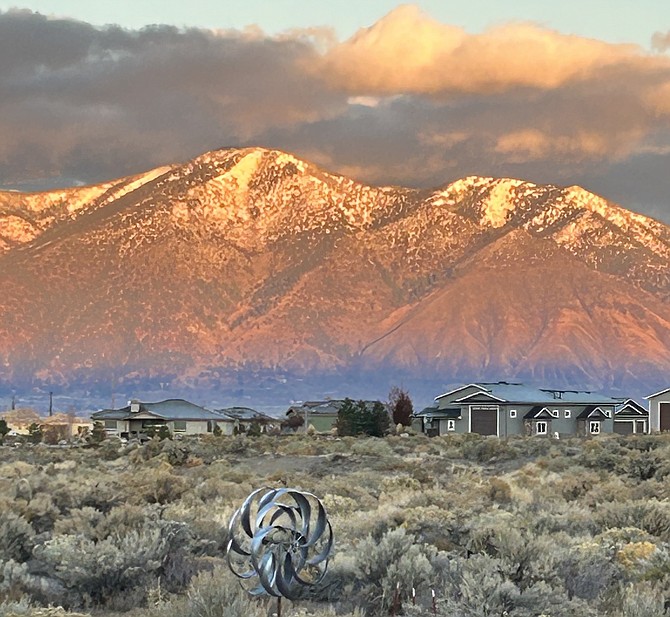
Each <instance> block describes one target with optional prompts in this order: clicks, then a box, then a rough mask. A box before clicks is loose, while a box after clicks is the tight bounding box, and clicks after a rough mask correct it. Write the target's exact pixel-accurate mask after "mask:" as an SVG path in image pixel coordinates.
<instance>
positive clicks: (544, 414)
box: [523, 405, 556, 420]
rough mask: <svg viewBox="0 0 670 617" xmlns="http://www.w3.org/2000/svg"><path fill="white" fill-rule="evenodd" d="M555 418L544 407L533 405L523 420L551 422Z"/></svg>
mask: <svg viewBox="0 0 670 617" xmlns="http://www.w3.org/2000/svg"><path fill="white" fill-rule="evenodd" d="M555 417H556V416H554V415H552V413H551V412H550V411H549V410H548V409H547V408H546V407H545V406H544V405H535V407H533V408H532V409H531V410H530V411H529V412H528V413H527V414H526V415H525V416H524V417H523V418H524V420H552V419H553V418H555Z"/></svg>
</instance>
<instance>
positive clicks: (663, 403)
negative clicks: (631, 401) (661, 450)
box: [644, 388, 670, 431]
mask: <svg viewBox="0 0 670 617" xmlns="http://www.w3.org/2000/svg"><path fill="white" fill-rule="evenodd" d="M644 398H645V399H646V400H647V401H649V430H650V431H670V388H666V389H665V390H661V391H660V392H656V393H655V394H650V395H649V396H645V397H644Z"/></svg>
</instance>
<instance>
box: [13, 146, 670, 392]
mask: <svg viewBox="0 0 670 617" xmlns="http://www.w3.org/2000/svg"><path fill="white" fill-rule="evenodd" d="M17 217H18V218H19V219H20V220H24V221H29V223H30V225H29V227H27V228H23V227H21V226H20V225H18V224H17V223H16V219H17ZM26 224H28V223H26ZM0 229H2V230H3V232H2V233H0V255H1V256H0V284H2V286H3V288H4V289H5V290H6V293H5V298H3V299H0V345H1V347H0V349H1V351H0V361H1V362H0V383H5V384H6V385H7V386H9V385H11V384H13V383H16V382H18V381H26V382H28V383H36V384H61V385H64V384H73V383H82V384H90V383H93V384H98V385H99V384H100V383H102V382H103V381H104V380H105V375H107V374H109V372H110V371H114V372H115V374H118V375H119V379H121V380H126V381H128V382H132V381H133V380H136V381H137V382H138V383H141V382H142V380H161V383H163V382H164V381H169V382H174V383H179V384H185V385H188V386H193V387H207V388H210V387H211V388H218V387H228V385H229V384H230V383H234V382H235V381H236V380H237V381H239V379H240V378H241V377H240V376H241V375H247V376H249V375H251V376H253V375H255V374H258V373H259V371H260V372H263V373H264V374H265V373H267V374H277V375H279V376H280V378H281V379H284V378H285V377H282V375H285V374H295V375H308V374H309V375H312V374H318V373H321V372H323V373H324V374H326V373H328V374H333V373H337V372H338V371H344V372H351V371H353V372H354V373H355V372H356V371H363V372H364V373H370V374H383V373H384V372H385V371H386V372H389V373H394V374H397V371H401V372H403V371H404V372H406V373H407V374H408V375H415V376H426V375H432V376H434V377H435V379H438V380H440V379H441V380H442V381H444V382H446V383H449V382H453V381H458V380H461V379H481V378H483V377H487V378H488V377H491V378H519V377H523V378H524V379H527V380H529V381H543V380H546V379H553V380H554V382H553V383H552V385H560V384H563V385H571V386H575V387H576V386H580V387H581V386H584V385H588V386H595V387H597V388H602V387H614V386H616V387H622V388H623V387H625V384H627V383H632V382H633V381H634V380H637V381H639V382H641V383H642V384H646V383H649V384H650V385H651V384H657V383H660V380H661V379H662V376H663V375H664V374H667V372H668V371H669V370H670V351H669V350H670V304H669V299H670V228H668V227H667V226H665V225H663V224H662V223H660V222H658V221H655V220H653V219H650V218H648V217H644V216H643V215H639V214H636V213H632V212H629V211H627V210H625V209H623V208H621V207H619V206H616V205H614V204H611V203H610V202H608V201H607V200H605V199H603V198H601V197H598V196H596V195H593V194H591V193H589V192H588V191H586V190H585V189H582V188H579V187H565V188H562V187H557V186H553V185H538V184H534V183H532V182H525V181H522V180H516V179H509V178H504V179H496V178H487V177H477V176H470V177H467V178H463V179H460V180H456V181H455V182H451V183H449V184H446V185H444V186H441V187H439V188H437V189H434V190H425V189H411V188H404V187H393V186H385V187H369V186H366V185H364V184H361V183H358V182H356V181H354V180H351V179H349V178H345V177H343V176H338V175H336V174H331V173H329V172H327V171H324V170H321V169H319V168H318V167H316V166H314V165H312V164H311V163H308V162H306V161H301V160H300V159H298V158H297V157H295V156H293V155H291V154H289V153H285V152H281V151H278V150H267V149H261V148H244V149H224V150H219V151H214V152H210V153H205V154H203V155H201V156H199V157H196V158H195V159H193V160H192V161H189V162H187V163H185V164H183V165H170V166H166V167H162V168H157V169H156V170H149V171H148V172H145V173H143V174H137V175H135V176H132V177H129V178H122V179H119V180H116V181H111V182H108V183H104V184H102V185H98V186H97V187H82V188H80V189H71V190H70V191H52V192H46V193H37V194H21V193H0ZM17 229H18V231H17ZM8 230H9V231H8ZM12 234H13V235H12ZM579 280H582V281H583V282H584V285H582V286H580V285H578V281H579ZM529 282H532V285H530V286H529ZM586 282H588V285H586ZM576 333H578V334H579V335H576ZM620 349H621V350H624V351H625V355H626V357H625V358H621V357H619V358H618V359H617V358H613V357H612V356H617V355H618V354H619V350H620ZM449 358H451V359H450V360H449ZM246 378H248V377H242V379H246ZM251 378H253V377H251ZM556 382H558V384H557V383H556ZM573 382H576V383H573Z"/></svg>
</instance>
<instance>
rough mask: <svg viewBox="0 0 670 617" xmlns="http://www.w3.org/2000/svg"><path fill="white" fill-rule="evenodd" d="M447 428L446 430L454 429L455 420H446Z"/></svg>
mask: <svg viewBox="0 0 670 617" xmlns="http://www.w3.org/2000/svg"><path fill="white" fill-rule="evenodd" d="M447 430H448V431H455V430H456V420H447Z"/></svg>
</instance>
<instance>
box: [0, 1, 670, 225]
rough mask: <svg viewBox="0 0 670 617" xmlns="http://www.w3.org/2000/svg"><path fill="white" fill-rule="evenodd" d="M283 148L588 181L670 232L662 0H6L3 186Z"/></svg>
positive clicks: (1, 77)
mask: <svg viewBox="0 0 670 617" xmlns="http://www.w3.org/2000/svg"><path fill="white" fill-rule="evenodd" d="M249 145H258V146H265V147H271V148H279V149H282V150H287V151H290V152H293V153H294V154H296V155H298V156H301V157H303V158H306V159H308V160H311V161H312V162H314V163H316V164H318V165H321V166H322V167H324V168H326V169H327V170H329V171H332V172H338V173H343V174H346V175H349V176H351V177H354V178H356V179H358V180H361V181H363V182H368V183H372V184H401V185H406V186H421V187H435V186H440V185H443V184H446V183H448V182H451V181H453V180H455V179H457V178H460V177H463V176H467V175H473V174H476V175H487V176H498V177H499V176H510V177H515V178H521V179H525V180H530V181H534V182H540V183H554V184H559V185H572V184H578V185H581V186H584V187H585V188H587V189H589V190H592V191H594V192H596V193H598V194H600V195H603V196H604V197H606V198H608V199H611V200H613V201H615V202H617V203H620V204H621V205H623V206H624V207H627V208H630V209H633V210H636V211H639V212H642V213H645V214H648V215H651V216H654V217H656V218H659V219H661V220H663V221H665V222H666V223H670V197H668V196H669V195H670V173H668V172H669V171H670V2H667V0H637V1H636V2H631V1H630V0H609V1H607V2H605V1H601V0H581V2H577V1H575V0H563V2H560V3H559V2H538V1H537V0H507V1H505V2H502V1H500V0H470V1H469V2H465V1H447V0H432V1H431V0H425V1H422V2H417V3H414V4H397V3H394V2H389V1H386V0H366V1H365V2H362V1H360V0H357V1H356V2H354V1H351V0H339V1H337V2H328V3H326V2H320V1H316V0H312V1H307V0H271V1H270V0H264V1H261V0H246V2H242V1H240V2H237V1H235V2H230V1H228V2H227V1H222V0H218V1H217V2H214V1H210V0H191V1H190V2H183V1H179V2H175V1H167V0H163V1H157V0H141V1H137V0H135V1H134V2H129V1H126V0H116V1H115V2H90V0H33V1H32V2H28V3H27V4H25V5H18V6H17V5H16V4H14V3H7V2H4V1H3V0H0V187H4V188H17V187H18V188H36V187H43V188H48V187H54V186H59V185H64V184H73V183H93V182H99V181H102V180H107V179H111V178H115V177H120V176H123V175H128V174H133V173H139V172H141V171H144V170H146V169H149V168H151V167H155V166H159V165H163V164H167V163H172V162H179V161H185V160H188V159H189V158H191V157H193V156H196V155H198V154H200V153H202V152H205V151H207V150H212V149H216V148H223V147H241V146H249Z"/></svg>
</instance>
